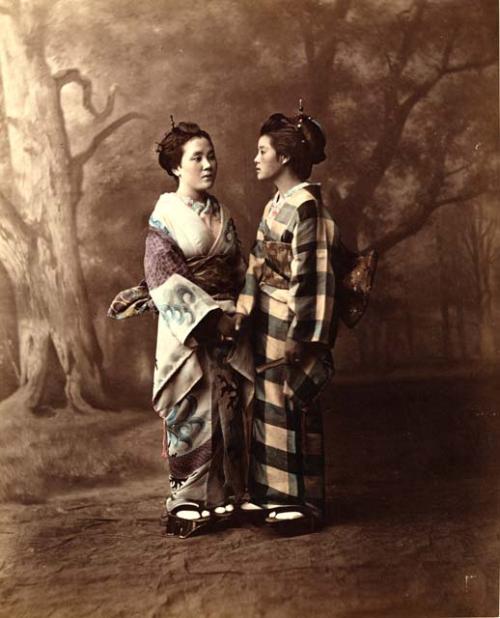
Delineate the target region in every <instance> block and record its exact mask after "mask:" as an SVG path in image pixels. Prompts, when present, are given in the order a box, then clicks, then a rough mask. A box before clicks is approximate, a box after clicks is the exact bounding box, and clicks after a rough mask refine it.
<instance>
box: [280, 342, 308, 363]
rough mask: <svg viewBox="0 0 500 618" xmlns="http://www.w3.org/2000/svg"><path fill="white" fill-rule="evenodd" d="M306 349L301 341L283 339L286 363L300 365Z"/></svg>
mask: <svg viewBox="0 0 500 618" xmlns="http://www.w3.org/2000/svg"><path fill="white" fill-rule="evenodd" d="M306 352H307V349H306V346H305V344H304V343H302V342H301V341H295V340H294V339H287V340H286V341H285V361H286V363H287V365H300V364H301V363H302V361H303V360H304V357H305V355H306Z"/></svg>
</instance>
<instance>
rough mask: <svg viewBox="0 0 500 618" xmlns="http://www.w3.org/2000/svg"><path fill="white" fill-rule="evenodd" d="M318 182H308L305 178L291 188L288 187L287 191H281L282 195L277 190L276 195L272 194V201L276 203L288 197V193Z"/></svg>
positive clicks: (316, 184)
mask: <svg viewBox="0 0 500 618" xmlns="http://www.w3.org/2000/svg"><path fill="white" fill-rule="evenodd" d="M319 184H320V183H319V182H309V181H307V180H306V181H303V182H299V184H297V185H294V186H293V187H292V188H291V189H288V191H286V193H283V195H281V193H280V192H279V191H277V192H276V195H275V196H274V202H275V204H278V203H279V202H280V201H281V200H286V198H287V197H290V195H293V194H294V193H295V192H297V191H299V190H300V189H303V188H304V187H309V186H319Z"/></svg>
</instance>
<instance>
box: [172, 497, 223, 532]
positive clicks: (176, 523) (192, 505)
mask: <svg viewBox="0 0 500 618" xmlns="http://www.w3.org/2000/svg"><path fill="white" fill-rule="evenodd" d="M211 520H212V515H211V513H210V511H208V510H206V509H203V508H202V507H200V506H199V505H198V504H196V502H185V503H183V504H178V505H177V506H175V507H174V508H173V509H172V510H170V511H168V512H167V513H166V515H165V517H164V524H165V533H166V535H167V536H177V537H179V538H180V539H187V538H188V537H190V536H193V535H194V534H197V533H198V532H200V530H202V529H203V528H206V527H207V526H208V524H210V522H211Z"/></svg>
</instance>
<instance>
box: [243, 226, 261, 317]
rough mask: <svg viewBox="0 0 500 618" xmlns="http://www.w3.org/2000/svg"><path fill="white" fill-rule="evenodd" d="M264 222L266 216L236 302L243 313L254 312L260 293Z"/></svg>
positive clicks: (258, 230)
mask: <svg viewBox="0 0 500 618" xmlns="http://www.w3.org/2000/svg"><path fill="white" fill-rule="evenodd" d="M263 222H264V218H263V219H262V221H261V222H260V224H259V227H258V229H257V237H256V239H255V243H254V245H253V247H252V250H251V251H250V255H249V258H248V268H247V271H246V273H245V281H244V283H243V288H242V290H241V292H240V295H239V297H238V301H237V303H236V312H237V313H242V314H243V315H250V314H251V313H252V311H253V308H254V306H255V301H256V299H257V295H258V293H259V282H260V279H261V277H262V267H263V265H264V255H265V253H264V232H263Z"/></svg>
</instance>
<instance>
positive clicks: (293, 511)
mask: <svg viewBox="0 0 500 618" xmlns="http://www.w3.org/2000/svg"><path fill="white" fill-rule="evenodd" d="M265 521H266V523H267V524H270V525H271V527H273V528H275V529H276V530H277V531H279V532H283V533H285V534H290V535H294V534H306V533H308V532H314V531H315V530H316V529H317V528H319V519H318V518H317V517H315V516H314V514H313V512H312V511H311V509H309V508H308V507H306V506H303V505H301V504H287V505H282V506H277V507H276V508H274V509H272V510H271V511H269V514H268V515H267V517H266V519H265Z"/></svg>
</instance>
